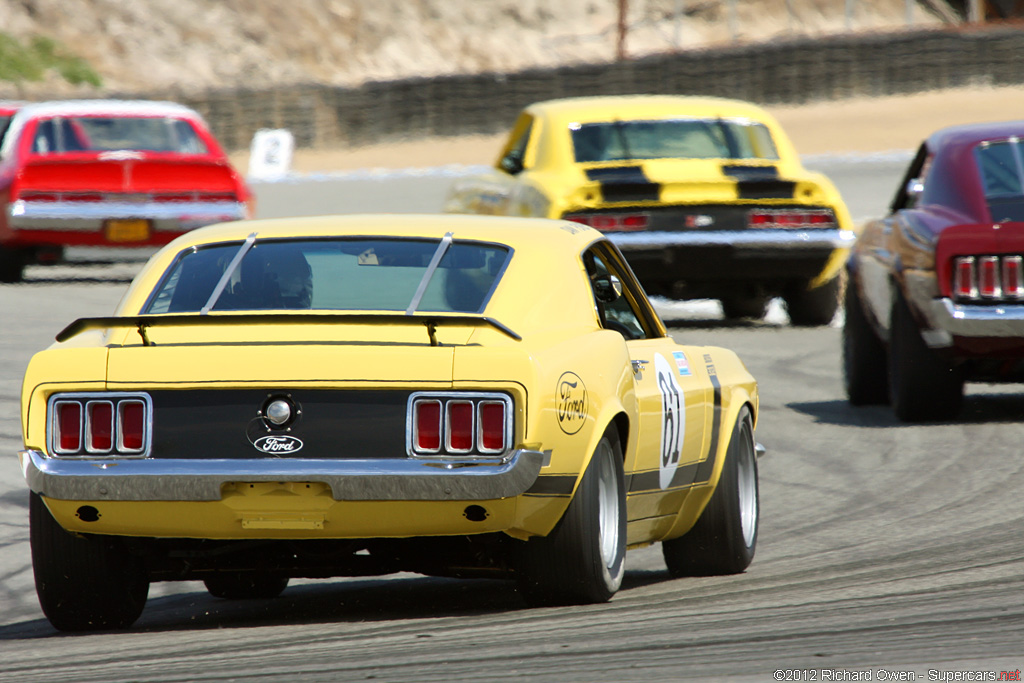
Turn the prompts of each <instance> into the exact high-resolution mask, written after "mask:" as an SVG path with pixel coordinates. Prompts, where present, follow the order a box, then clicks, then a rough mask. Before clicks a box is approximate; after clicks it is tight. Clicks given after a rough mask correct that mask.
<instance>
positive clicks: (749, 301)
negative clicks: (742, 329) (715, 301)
mask: <svg viewBox="0 0 1024 683" xmlns="http://www.w3.org/2000/svg"><path fill="white" fill-rule="evenodd" d="M719 301H721V303H722V314H723V315H724V316H725V317H726V318H727V319H729V320H735V319H738V318H753V319H755V320H760V319H761V318H763V317H764V314H765V312H766V311H767V310H768V301H769V299H768V297H766V296H739V295H730V296H726V297H724V298H722V299H720V300H719Z"/></svg>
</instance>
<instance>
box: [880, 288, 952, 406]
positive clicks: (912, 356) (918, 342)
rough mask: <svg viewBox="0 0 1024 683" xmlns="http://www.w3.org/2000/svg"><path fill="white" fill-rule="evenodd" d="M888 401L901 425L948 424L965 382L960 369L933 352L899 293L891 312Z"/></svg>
mask: <svg viewBox="0 0 1024 683" xmlns="http://www.w3.org/2000/svg"><path fill="white" fill-rule="evenodd" d="M890 336H891V339H890V340H889V397H890V399H891V401H892V409H893V412H895V413H896V417H898V418H899V419H900V420H902V421H904V422H924V421H935V420H949V419H952V418H954V417H956V415H957V413H959V412H960V406H961V405H962V404H963V397H964V378H963V373H962V372H961V371H960V369H959V368H957V367H956V366H954V365H953V364H952V363H950V362H949V361H948V360H946V359H945V358H942V357H941V356H939V355H938V354H936V353H935V352H934V351H932V350H931V349H930V348H929V347H928V345H927V344H925V342H924V339H922V338H921V333H920V331H919V330H918V327H917V322H916V321H915V320H914V316H913V314H912V313H911V312H910V307H909V306H908V305H907V302H906V300H905V299H904V298H903V296H902V295H901V294H899V293H897V295H896V301H895V303H894V304H893V308H892V331H891V332H890Z"/></svg>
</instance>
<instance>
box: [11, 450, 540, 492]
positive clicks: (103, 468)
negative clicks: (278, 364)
mask: <svg viewBox="0 0 1024 683" xmlns="http://www.w3.org/2000/svg"><path fill="white" fill-rule="evenodd" d="M18 459H19V461H20V462H21V469H22V472H23V474H24V475H25V480H26V481H27V482H28V485H29V488H30V489H32V490H33V491H34V492H36V493H39V494H42V495H44V496H48V497H51V498H56V499H59V500H83V501H96V500H138V501H142V500H149V501H151V500H175V501H211V500H213V501H216V500H221V487H222V486H223V485H224V484H227V483H232V482H237V483H248V482H265V481H271V482H273V481H292V482H323V483H325V484H327V485H328V486H330V488H331V493H332V495H333V497H334V499H335V500H494V499H498V498H511V497H513V496H517V495H519V494H521V493H523V492H524V491H526V490H527V489H528V488H530V486H532V485H533V483H534V481H535V480H536V479H537V475H538V474H539V473H540V469H541V465H542V463H543V461H544V453H541V452H538V451H528V450H519V451H513V452H512V453H511V454H510V455H509V456H508V457H507V458H505V459H504V460H493V461H485V460H482V459H480V460H472V461H467V462H448V461H444V462H442V461H438V460H414V459H411V458H406V459H401V460H369V459H368V460H300V459H260V460H161V459H154V458H145V459H141V458H140V459H128V458H124V459H112V458H106V459H99V458H95V459H94V458H74V459H72V458H50V457H47V456H46V455H45V454H44V453H42V452H41V451H38V450H27V451H20V452H19V453H18Z"/></svg>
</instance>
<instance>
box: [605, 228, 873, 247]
mask: <svg viewBox="0 0 1024 683" xmlns="http://www.w3.org/2000/svg"><path fill="white" fill-rule="evenodd" d="M607 236H608V239H609V241H611V242H612V243H613V244H615V245H616V246H617V247H618V248H619V249H620V250H621V251H622V252H624V253H625V252H629V251H640V250H644V249H665V248H669V247H698V246H733V247H740V248H743V249H757V250H762V249H780V248H781V249H786V250H789V249H795V250H799V249H845V248H848V247H851V246H853V243H854V242H855V241H856V239H857V235H856V233H854V232H853V231H852V230H775V229H772V230H760V229H755V228H752V229H750V230H680V231H678V232H610V233H607Z"/></svg>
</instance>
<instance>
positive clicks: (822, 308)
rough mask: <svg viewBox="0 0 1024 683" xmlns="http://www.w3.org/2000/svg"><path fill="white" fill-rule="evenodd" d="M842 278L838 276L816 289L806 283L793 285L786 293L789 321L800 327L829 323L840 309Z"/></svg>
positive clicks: (784, 297)
mask: <svg viewBox="0 0 1024 683" xmlns="http://www.w3.org/2000/svg"><path fill="white" fill-rule="evenodd" d="M841 286H842V278H841V277H839V276H836V277H834V278H832V279H831V280H829V281H828V282H826V283H825V284H823V285H822V286H820V287H815V288H814V289H807V287H806V286H804V285H797V286H794V287H791V288H790V289H789V291H787V292H786V293H785V295H784V296H783V299H785V301H786V310H787V311H788V312H789V322H790V323H791V324H793V325H796V326H798V327H811V326H817V325H828V324H829V323H830V322H832V319H833V318H834V317H836V311H838V310H839V289H840V287H841Z"/></svg>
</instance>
